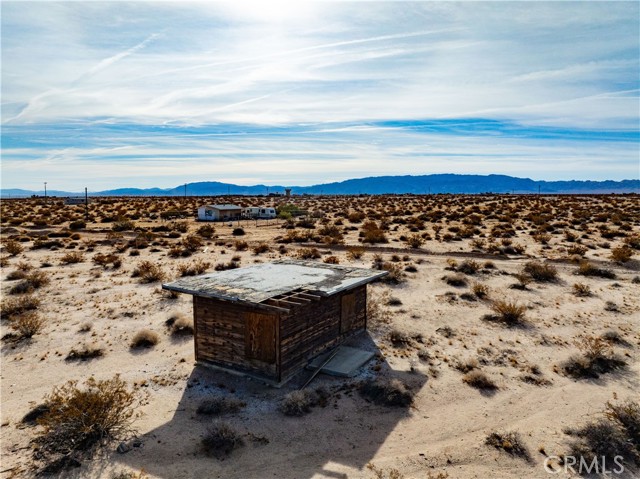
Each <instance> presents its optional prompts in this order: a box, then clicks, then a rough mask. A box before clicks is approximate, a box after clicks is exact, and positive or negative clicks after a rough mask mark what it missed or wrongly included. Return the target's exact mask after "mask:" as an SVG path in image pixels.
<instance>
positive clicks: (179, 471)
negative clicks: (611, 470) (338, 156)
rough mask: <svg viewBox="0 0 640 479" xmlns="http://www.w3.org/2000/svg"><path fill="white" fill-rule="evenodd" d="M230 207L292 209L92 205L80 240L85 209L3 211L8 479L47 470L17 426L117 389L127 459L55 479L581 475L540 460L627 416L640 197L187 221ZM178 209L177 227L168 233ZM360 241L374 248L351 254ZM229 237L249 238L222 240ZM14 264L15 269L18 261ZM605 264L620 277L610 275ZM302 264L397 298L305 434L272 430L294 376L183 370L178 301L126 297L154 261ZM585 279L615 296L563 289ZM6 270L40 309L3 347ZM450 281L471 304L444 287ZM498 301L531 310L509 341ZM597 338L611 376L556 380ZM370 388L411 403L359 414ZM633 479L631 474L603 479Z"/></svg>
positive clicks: (308, 201) (324, 202)
mask: <svg viewBox="0 0 640 479" xmlns="http://www.w3.org/2000/svg"><path fill="white" fill-rule="evenodd" d="M224 201H228V202H235V203H238V204H242V205H246V206H248V205H250V204H254V205H262V204H264V205H274V206H278V205H280V206H281V205H282V204H284V203H285V202H286V201H287V200H285V199H284V198H278V197H276V198H261V199H256V198H228V199H209V198H206V199H205V198H185V199H181V198H173V199H167V198H157V199H156V198H145V199H118V198H108V199H94V200H93V201H92V203H91V204H90V205H89V211H88V214H89V219H88V221H86V224H84V225H82V224H79V223H77V224H75V225H73V226H71V224H72V223H73V222H74V221H76V222H77V221H81V220H84V218H85V210H84V206H83V205H79V206H66V205H64V204H63V202H62V200H61V199H52V198H49V199H48V201H47V203H46V204H45V202H44V200H43V199H27V200H9V201H7V200H3V201H2V203H1V207H2V242H3V250H2V252H1V256H2V298H3V320H2V325H1V327H2V336H3V340H2V368H1V406H2V410H1V424H2V426H1V429H0V431H1V433H2V434H1V435H2V445H1V454H2V456H1V457H2V465H1V468H0V469H1V471H2V472H1V477H3V478H19V477H32V476H33V475H35V473H36V472H37V468H39V467H42V462H41V461H38V460H37V459H34V457H33V449H32V446H31V442H30V441H31V440H32V439H33V437H34V436H35V434H36V432H37V430H38V427H39V426H37V425H35V426H34V425H26V424H23V422H22V418H23V416H24V415H25V414H27V413H28V412H29V411H30V410H31V409H33V408H34V406H36V405H38V404H41V403H42V402H43V399H44V398H45V396H46V395H47V394H49V393H50V392H51V391H52V389H53V388H54V387H56V386H60V385H62V384H64V383H65V382H66V381H68V380H77V381H80V382H82V381H84V380H86V379H87V378H88V377H90V376H94V377H95V378H97V379H108V378H111V377H113V375H114V374H116V373H118V374H120V377H121V378H122V379H124V380H125V381H126V382H127V384H128V385H129V386H130V387H131V388H134V389H135V390H136V391H139V392H140V394H142V395H143V396H144V403H143V405H141V406H140V407H139V409H138V411H139V412H140V413H141V415H140V417H139V418H137V419H136V421H135V422H134V424H133V427H134V428H135V430H136V433H135V435H134V436H131V437H129V438H124V439H123V440H122V442H124V443H125V445H126V447H125V449H130V450H128V451H127V452H124V453H121V452H117V451H116V448H117V446H118V445H119V444H120V442H121V441H115V442H113V443H111V444H109V445H108V446H107V447H105V448H103V449H101V450H100V451H98V452H97V453H96V454H95V455H94V456H93V458H91V459H88V458H87V459H83V460H82V461H81V466H80V467H79V468H73V469H69V470H65V471H63V472H61V473H60V474H59V475H58V476H59V477H73V478H76V477H77V478H86V477H92V478H93V477H95V478H115V477H138V476H137V475H139V477H148V478H157V479H179V478H185V479H186V478H225V479H226V478H243V479H249V478H292V479H293V478H295V479H318V478H374V477H390V478H391V477H396V478H401V477H404V478H446V477H449V478H461V479H466V478H469V479H470V478H546V477H578V475H577V474H574V473H572V472H571V471H569V472H565V471H560V472H558V473H557V474H555V475H551V474H549V473H548V472H546V471H545V468H544V464H545V459H546V458H547V457H549V456H560V455H562V454H566V453H567V451H568V450H569V445H570V442H571V441H572V437H571V436H569V435H568V434H566V433H565V430H566V428H577V427H580V426H583V425H584V424H586V423H587V422H588V421H590V420H594V419H597V418H599V417H601V416H602V411H603V410H604V408H605V404H606V403H607V401H612V402H615V401H624V400H628V399H633V400H638V396H639V394H638V392H639V391H640V361H639V360H638V352H639V347H640V284H639V283H640V279H638V276H639V275H640V261H639V260H638V247H640V246H639V243H640V239H639V235H640V200H639V199H638V197H637V196H634V195H627V196H625V195H623V196H615V195H607V196H585V197H535V196H504V195H502V196H490V195H487V196H454V195H446V196H435V195H434V196H421V197H414V196H397V197H393V196H383V197H366V196H365V197H357V198H355V197H354V198H350V197H335V198H334V197H321V198H315V197H296V198H292V199H291V200H288V201H289V203H291V204H295V205H297V206H298V207H300V208H301V209H304V210H307V211H308V213H309V216H308V217H307V219H303V220H301V219H293V220H291V221H290V222H287V221H284V220H268V221H267V220H262V221H248V220H245V221H240V222H237V221H236V222H233V223H232V225H231V226H229V224H227V223H212V224H211V225H212V226H213V227H214V228H215V232H213V236H211V237H209V238H207V237H203V236H202V235H200V234H199V233H198V232H197V231H198V229H199V228H200V227H202V226H203V225H204V224H205V223H199V222H197V221H196V220H195V218H194V216H195V209H196V208H197V206H199V205H203V204H207V203H216V202H224ZM171 210H180V211H185V212H188V216H187V217H185V218H174V219H168V220H164V219H163V218H162V217H161V216H160V213H162V212H167V211H171ZM127 221H129V222H131V223H133V224H127V223H126V222H127ZM367 222H374V223H375V225H374V226H375V227H377V228H378V230H377V231H374V233H379V234H382V235H384V239H385V240H386V242H384V243H381V242H367V241H368V240H371V239H375V238H373V237H367V236H364V237H362V236H361V233H366V231H365V229H366V228H363V226H364V225H366V224H367ZM123 223H124V225H123ZM116 225H119V226H116ZM287 225H289V226H290V228H286V226H287ZM114 226H116V227H115V229H120V228H123V230H122V231H114ZM293 226H295V227H293ZM70 227H72V228H74V229H72V230H70ZM239 227H241V228H242V229H243V230H244V232H245V234H244V235H243V236H236V235H234V229H236V228H239ZM367 228H369V230H371V228H373V226H372V225H371V224H369V226H368V227H367ZM154 229H156V231H154ZM207 235H208V233H207V234H205V236H207ZM192 236H193V237H197V238H198V240H193V238H191V237H192ZM374 236H375V235H374ZM189 238H191V239H189ZM418 238H419V239H418ZM378 239H381V238H378ZM411 239H413V246H414V247H412V246H411V245H410V244H409V242H410V240H411ZM189 241H191V243H190V242H189ZM238 242H246V243H247V244H246V249H244V248H245V246H244V245H242V244H241V243H238ZM16 243H17V244H18V245H20V246H21V248H15V244H16ZM8 244H12V245H14V249H13V251H15V250H17V249H20V250H21V251H19V252H16V253H15V254H13V253H12V252H10V251H9V249H11V246H8ZM181 245H182V246H181ZM184 245H191V250H192V251H190V252H189V253H190V255H189V256H177V257H175V256H176V255H180V254H182V253H180V251H184V250H185V248H186V246H184ZM261 245H266V247H265V246H261ZM625 245H626V246H625ZM314 248H315V249H316V250H317V251H315V252H314V251H313V249H314ZM618 248H622V250H625V251H630V254H631V258H630V259H628V260H626V261H622V260H620V258H618V259H619V260H618V261H615V260H614V259H612V258H611V255H612V252H613V251H616V250H617V249H618ZM625 248H626V249H625ZM72 252H77V253H79V254H78V255H77V258H76V260H77V261H78V262H70V263H69V264H65V263H66V262H69V260H72V261H75V260H73V258H72V257H71V256H68V255H69V253H72ZM99 254H102V255H105V254H115V255H117V257H118V259H119V260H120V262H121V265H120V266H119V267H114V266H113V264H112V263H109V264H107V265H101V264H96V262H95V260H94V258H95V257H96V255H99ZM184 254H187V253H184ZM618 254H622V255H623V253H620V252H618ZM376 255H379V256H376ZM300 256H319V257H318V258H316V259H315V260H316V261H325V260H327V258H332V259H330V260H329V261H338V262H339V264H349V265H354V266H362V267H372V266H373V265H377V266H378V267H384V268H387V269H390V270H391V271H392V275H391V276H392V277H393V278H394V279H396V280H397V283H393V282H384V283H383V282H380V283H376V284H373V285H370V286H369V300H370V305H369V307H370V315H371V316H370V328H369V331H367V332H366V333H365V334H363V335H361V336H359V337H357V338H354V339H353V340H351V342H352V343H353V344H355V345H358V346H359V347H362V348H365V349H370V350H372V351H375V352H376V354H377V356H376V359H374V360H373V361H371V362H370V363H369V364H367V365H366V366H365V367H364V368H363V369H362V370H361V371H360V372H359V373H358V375H357V376H356V377H354V378H350V379H343V378H334V377H329V376H325V375H319V376H318V377H317V378H316V379H315V380H314V381H313V383H312V384H311V386H310V388H311V389H316V388H320V387H322V388H324V389H325V390H326V391H328V392H329V398H328V401H327V402H326V403H325V404H322V405H318V406H316V407H313V408H312V410H311V412H310V413H309V414H306V415H304V416H302V417H289V416H286V415H284V414H283V413H282V412H280V410H279V404H280V401H281V400H282V398H283V396H284V395H286V394H287V393H289V392H291V391H293V390H295V389H297V388H299V387H300V386H301V384H302V383H303V382H304V381H305V380H306V378H307V377H308V376H309V374H310V373H309V372H308V371H304V372H302V373H301V374H300V375H299V376H298V377H296V378H295V379H294V380H292V381H291V382H290V383H288V384H287V385H285V386H284V387H282V388H280V389H278V388H273V387H270V386H266V385H264V384H262V383H260V382H259V381H256V380H252V379H248V378H246V377H243V376H238V375H232V374H229V373H227V372H222V371H217V370H214V369H211V368H207V367H203V366H200V365H196V364H195V363H194V356H193V339H192V337H191V336H188V335H187V336H175V335H172V334H171V329H170V328H169V327H168V326H167V325H166V321H167V320H168V319H169V318H176V317H180V316H185V317H187V318H189V317H191V315H192V304H191V296H186V295H181V296H178V297H171V296H170V295H169V294H168V293H167V292H163V291H162V290H161V281H151V282H149V283H142V282H141V281H140V278H139V277H132V273H133V271H134V269H136V268H137V267H138V266H139V265H140V263H141V262H143V261H146V260H148V261H151V262H152V263H153V264H155V265H157V266H158V267H159V268H160V269H161V270H162V272H163V273H164V277H165V281H169V280H171V279H174V278H177V277H179V276H180V274H181V272H182V271H183V270H181V269H180V266H181V265H185V266H188V265H195V264H197V262H200V266H202V267H203V268H204V270H205V271H207V272H209V271H213V270H214V268H215V266H216V265H218V264H228V263H229V262H230V261H232V258H234V257H235V259H234V261H235V263H237V264H239V266H240V267H242V266H246V265H250V264H253V263H256V262H267V261H271V260H275V259H279V258H283V257H300ZM623 256H624V255H623ZM622 259H624V258H622ZM532 261H539V262H541V264H544V265H549V266H551V267H553V268H555V270H556V271H557V275H556V277H555V278H554V279H552V280H551V281H537V280H535V279H532V278H530V277H526V275H523V271H524V268H525V267H526V265H527V264H530V263H531V262H532ZM585 261H588V262H589V264H590V265H591V266H592V267H597V268H600V269H604V270H607V271H609V272H611V273H613V275H614V276H615V277H614V278H606V277H599V276H582V275H579V274H576V273H577V272H579V271H580V268H581V266H580V264H581V262H582V265H583V267H584V265H585V264H586V263H585ZM15 271H25V272H26V271H38V272H42V273H44V275H46V278H47V279H49V282H48V284H44V285H42V286H41V287H39V288H37V289H35V290H34V291H32V292H31V293H30V294H32V295H33V296H35V297H37V298H38V299H39V300H40V304H39V306H38V307H37V309H36V310H35V311H36V313H35V314H37V315H38V317H39V318H42V320H43V321H44V322H43V325H42V328H41V329H40V330H39V331H38V332H37V333H36V334H34V335H33V336H32V337H31V338H21V337H20V335H19V334H18V332H16V331H17V330H16V327H15V324H16V317H17V316H19V315H17V316H13V317H8V316H7V315H6V314H5V311H6V305H7V304H9V303H7V302H10V301H13V300H15V299H16V298H19V297H22V296H24V295H25V294H24V293H22V294H12V293H11V290H12V288H14V287H15V285H16V284H18V283H19V282H20V281H22V280H21V279H11V278H12V274H11V273H13V272H15ZM13 276H14V277H15V276H20V274H18V275H15V274H14V275H13ZM452 278H454V279H455V278H458V279H460V278H461V279H462V282H463V283H464V284H462V285H460V286H455V285H452V284H449V282H451V281H450V280H451V279H452ZM448 281H449V282H448ZM576 283H580V284H581V285H582V286H581V287H579V288H575V287H574V285H575V284H576ZM477 284H481V285H484V287H478V286H477ZM514 285H515V286H514ZM578 289H580V291H582V292H583V293H584V295H583V296H580V295H578V293H577V291H578ZM587 289H588V291H587ZM483 291H484V293H485V294H482V292H483ZM476 293H477V294H476ZM27 294H29V293H28V292H27ZM500 300H506V301H513V302H515V303H516V304H517V305H519V306H523V307H524V310H523V311H524V312H523V318H522V321H521V322H519V323H518V324H516V325H514V326H509V325H507V324H504V323H503V322H500V321H496V320H495V318H494V319H493V320H491V317H490V315H491V314H494V313H493V312H492V309H491V307H492V305H493V304H495V302H497V301H500ZM488 315H489V317H487V316H488ZM144 329H148V330H151V331H152V332H155V333H157V335H158V337H159V342H158V343H157V344H156V345H155V346H154V347H151V348H147V349H132V348H131V347H130V344H131V341H132V339H133V337H134V335H135V334H136V333H138V332H139V331H141V330H144ZM602 337H604V338H606V339H603V340H602V341H604V343H606V344H605V345H606V347H607V348H609V352H610V353H611V354H615V355H616V357H618V358H620V359H621V361H622V362H623V363H624V364H623V365H622V366H620V367H619V368H616V369H615V370H612V371H610V372H607V373H605V374H599V375H598V377H597V378H595V377H592V378H577V377H572V376H571V374H568V373H567V372H566V371H565V369H563V368H564V364H565V361H567V360H568V359H569V358H570V357H571V356H572V355H579V354H580V349H579V348H578V345H579V344H580V343H584V341H585V338H602ZM83 345H90V346H92V347H94V348H99V349H102V352H103V354H102V356H100V357H96V358H93V359H88V360H69V359H68V358H67V357H68V355H69V353H70V352H71V350H72V349H74V348H75V349H78V348H80V347H81V346H83ZM469 371H481V372H482V373H484V374H486V376H487V377H488V378H489V380H490V381H491V382H492V383H493V384H494V385H495V387H494V388H493V389H491V388H477V387H473V386H471V385H470V384H468V383H467V382H464V381H463V378H465V377H466V376H465V374H467V373H468V372H469ZM376 377H393V378H399V379H400V380H402V381H403V382H404V383H405V384H406V385H407V387H409V388H410V390H411V391H412V392H413V393H414V397H413V403H412V405H411V406H410V407H386V406H382V405H377V404H373V403H371V402H368V401H367V400H365V399H364V398H363V397H362V396H361V395H360V394H359V393H358V390H357V388H358V384H359V383H360V382H362V381H363V380H366V379H370V378H376ZM216 394H218V395H219V394H225V395H228V396H232V397H236V398H239V399H241V400H242V401H243V402H245V403H246V406H245V407H244V408H242V409H241V410H240V411H238V412H234V413H231V414H225V415H223V416H221V417H220V418H211V417H208V416H202V415H199V414H197V413H196V409H197V407H198V405H199V404H200V403H201V401H202V400H203V399H206V398H208V397H211V396H212V395H216ZM216 420H224V421H225V422H227V423H229V424H230V425H231V426H233V428H235V429H236V430H237V431H238V432H239V433H240V434H241V435H242V437H243V441H244V446H242V447H239V448H238V449H236V450H234V451H233V452H232V453H231V454H230V455H228V456H227V457H225V458H224V459H223V460H220V459H217V458H214V457H209V456H208V455H206V454H204V453H203V451H202V450H201V446H200V441H201V438H202V437H203V435H204V434H205V431H206V430H207V428H208V427H209V425H210V424H211V423H212V421H216ZM493 432H499V433H504V432H517V433H519V435H520V438H521V440H522V442H523V444H524V446H526V448H527V449H528V451H529V453H530V459H529V460H526V459H523V458H522V457H518V456H517V455H514V454H509V453H508V452H507V451H505V450H502V449H499V448H495V447H492V446H489V445H486V444H485V440H486V438H487V436H488V435H489V434H491V433H493ZM552 463H553V464H555V465H556V467H557V468H559V467H560V466H557V461H556V462H553V461H552ZM612 467H613V466H612ZM376 471H378V472H377V473H376ZM134 474H135V476H134ZM376 474H378V475H376ZM639 474H640V473H639V472H638V470H637V469H633V467H632V466H630V465H629V466H627V468H626V469H625V472H624V473H623V474H622V475H617V476H614V477H640V475H639Z"/></svg>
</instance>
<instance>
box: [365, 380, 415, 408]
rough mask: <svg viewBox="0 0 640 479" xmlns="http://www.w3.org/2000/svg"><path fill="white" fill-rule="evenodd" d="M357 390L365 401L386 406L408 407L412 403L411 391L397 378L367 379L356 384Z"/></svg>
mask: <svg viewBox="0 0 640 479" xmlns="http://www.w3.org/2000/svg"><path fill="white" fill-rule="evenodd" d="M358 392H359V393H360V395H361V396H362V397H363V398H365V399H366V400H367V401H371V402H373V403H374V404H378V405H380V406H388V407H408V406H410V405H411V404H412V403H413V395H414V394H413V392H412V391H411V390H410V389H408V388H407V386H406V384H404V383H403V382H402V381H400V380H399V379H395V378H394V379H385V378H382V379H369V380H367V381H363V382H362V383H360V385H359V386H358Z"/></svg>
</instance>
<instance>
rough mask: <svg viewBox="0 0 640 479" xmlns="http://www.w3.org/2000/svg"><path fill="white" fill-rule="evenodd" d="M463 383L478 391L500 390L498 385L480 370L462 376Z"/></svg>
mask: <svg viewBox="0 0 640 479" xmlns="http://www.w3.org/2000/svg"><path fill="white" fill-rule="evenodd" d="M462 382H463V383H465V384H468V385H469V386H471V387H473V388H476V389H482V390H489V391H493V390H496V389H498V385H497V384H496V383H495V382H493V380H492V379H491V378H490V377H489V376H487V375H486V374H485V373H484V372H482V371H480V370H478V369H474V370H472V371H469V372H468V373H467V374H465V375H464V376H462Z"/></svg>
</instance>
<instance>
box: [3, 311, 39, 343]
mask: <svg viewBox="0 0 640 479" xmlns="http://www.w3.org/2000/svg"><path fill="white" fill-rule="evenodd" d="M44 325H45V320H44V318H43V317H41V316H40V315H39V314H38V312H37V311H28V312H26V313H23V314H21V315H19V316H16V317H14V318H12V320H11V329H13V330H15V331H16V333H17V334H18V338H17V339H19V340H21V339H29V338H32V337H33V336H35V335H36V334H38V333H39V332H40V331H41V330H42V328H43V326H44Z"/></svg>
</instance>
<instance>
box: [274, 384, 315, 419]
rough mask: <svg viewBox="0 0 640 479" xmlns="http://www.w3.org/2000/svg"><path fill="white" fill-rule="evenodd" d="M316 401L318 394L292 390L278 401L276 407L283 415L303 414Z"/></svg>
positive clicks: (309, 410) (308, 410)
mask: <svg viewBox="0 0 640 479" xmlns="http://www.w3.org/2000/svg"><path fill="white" fill-rule="evenodd" d="M317 403H318V396H317V394H315V393H314V392H313V391H309V390H306V389H304V390H302V391H292V392H290V393H288V394H287V395H285V396H284V397H283V398H282V401H280V404H279V406H278V409H279V410H280V412H282V414H284V415H285V416H304V415H305V414H308V413H309V412H311V408H312V407H313V406H315V405H316V404H317Z"/></svg>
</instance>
